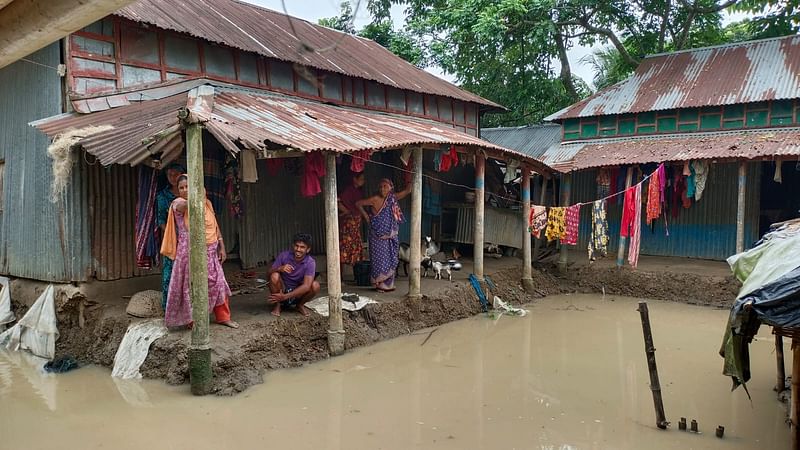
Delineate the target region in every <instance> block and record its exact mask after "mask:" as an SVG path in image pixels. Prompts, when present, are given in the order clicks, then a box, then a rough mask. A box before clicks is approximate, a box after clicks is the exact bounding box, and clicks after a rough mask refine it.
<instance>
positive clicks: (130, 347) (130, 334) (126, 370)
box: [111, 319, 168, 379]
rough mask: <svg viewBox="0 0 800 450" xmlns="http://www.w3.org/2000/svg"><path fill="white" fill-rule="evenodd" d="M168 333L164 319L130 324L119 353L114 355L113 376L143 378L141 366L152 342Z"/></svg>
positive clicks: (118, 350)
mask: <svg viewBox="0 0 800 450" xmlns="http://www.w3.org/2000/svg"><path fill="white" fill-rule="evenodd" d="M167 333H168V330H167V327H165V326H164V319H151V320H145V321H143V322H136V323H132V324H130V325H129V326H128V331H126V332H125V336H124V337H123V338H122V342H120V344H119V348H118V349H117V354H116V355H114V368H113V369H112V370H111V376H112V377H118V378H123V379H135V378H142V374H141V373H140V372H139V367H141V366H142V363H143V362H144V360H145V359H146V358H147V353H148V352H149V351H150V344H152V343H153V342H155V340H156V339H158V338H161V337H164V336H166V335H167Z"/></svg>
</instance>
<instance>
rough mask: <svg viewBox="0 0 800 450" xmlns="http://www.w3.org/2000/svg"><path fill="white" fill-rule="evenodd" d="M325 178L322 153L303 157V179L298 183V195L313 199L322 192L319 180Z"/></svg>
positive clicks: (308, 154) (313, 153) (312, 153)
mask: <svg viewBox="0 0 800 450" xmlns="http://www.w3.org/2000/svg"><path fill="white" fill-rule="evenodd" d="M324 176H325V157H323V156H322V152H311V153H307V154H306V156H305V164H304V165H303V179H302V180H301V181H300V194H301V195H302V196H303V197H313V196H315V195H317V194H319V193H320V192H322V186H321V185H320V182H319V178H320V177H324Z"/></svg>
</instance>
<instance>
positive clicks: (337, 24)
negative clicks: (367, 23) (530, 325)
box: [317, 2, 356, 34]
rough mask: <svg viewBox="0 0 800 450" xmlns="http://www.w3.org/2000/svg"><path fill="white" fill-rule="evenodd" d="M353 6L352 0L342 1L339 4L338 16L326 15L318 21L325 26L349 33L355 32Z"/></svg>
mask: <svg viewBox="0 0 800 450" xmlns="http://www.w3.org/2000/svg"><path fill="white" fill-rule="evenodd" d="M354 18H355V17H354V15H353V7H352V6H351V5H350V2H342V3H341V4H339V15H338V16H336V17H325V18H322V19H319V21H317V23H319V24H320V25H322V26H324V27H328V28H333V29H334V30H339V31H342V32H345V33H348V34H355V33H356V29H355V26H354V25H353V20H354Z"/></svg>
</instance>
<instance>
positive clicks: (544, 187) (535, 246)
mask: <svg viewBox="0 0 800 450" xmlns="http://www.w3.org/2000/svg"><path fill="white" fill-rule="evenodd" d="M546 194H547V175H545V174H542V192H541V193H539V205H541V206H547V205H546V204H545V201H547V195H546ZM541 243H542V240H541V238H539V239H536V241H535V242H534V244H533V257H532V258H531V259H532V260H533V261H536V260H537V259H538V258H539V246H540V245H541Z"/></svg>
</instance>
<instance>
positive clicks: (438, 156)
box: [433, 150, 443, 172]
mask: <svg viewBox="0 0 800 450" xmlns="http://www.w3.org/2000/svg"><path fill="white" fill-rule="evenodd" d="M442 153H443V152H442V151H441V150H436V153H434V154H433V170H435V171H437V172H441V171H442Z"/></svg>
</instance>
